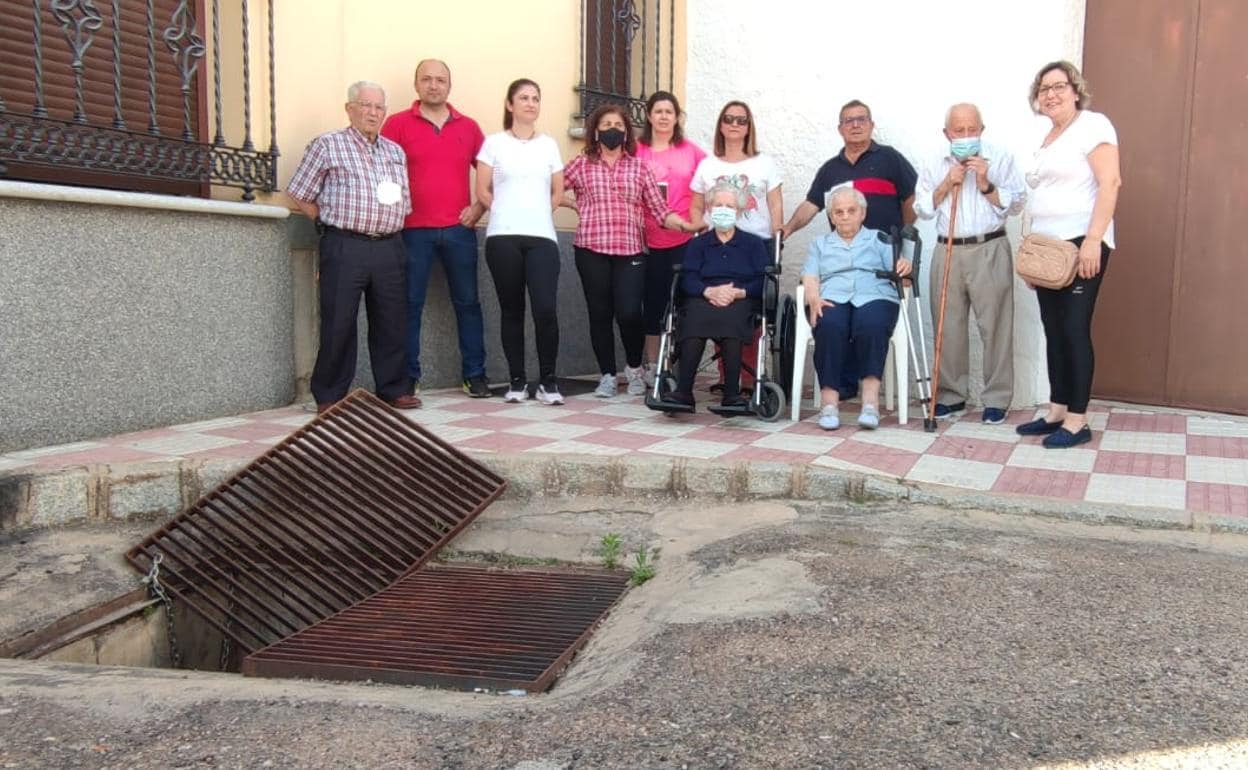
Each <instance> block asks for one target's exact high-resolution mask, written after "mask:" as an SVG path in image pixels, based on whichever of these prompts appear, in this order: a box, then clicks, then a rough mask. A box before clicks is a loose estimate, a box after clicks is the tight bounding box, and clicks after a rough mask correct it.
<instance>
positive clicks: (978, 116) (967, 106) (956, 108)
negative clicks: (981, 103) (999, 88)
mask: <svg viewBox="0 0 1248 770" xmlns="http://www.w3.org/2000/svg"><path fill="white" fill-rule="evenodd" d="M962 110H969V111H970V112H973V113H975V122H976V123H978V124H979V127H980V128H981V129H982V128H983V127H984V115H983V113H981V112H980V111H979V107H977V106H975V105H974V104H972V103H970V102H958V103H957V104H955V105H953V106H952V107H950V108H949V109H948V110H946V111H945V126H948V125H949V121H951V120H953V113H955V112H960V111H962Z"/></svg>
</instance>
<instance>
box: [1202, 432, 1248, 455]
mask: <svg viewBox="0 0 1248 770" xmlns="http://www.w3.org/2000/svg"><path fill="white" fill-rule="evenodd" d="M1187 453H1188V454H1189V455H1194V456H1197V457H1233V458H1237V459H1240V460H1248V438H1239V437H1236V436H1197V435H1193V434H1190V433H1189V434H1188V436H1187Z"/></svg>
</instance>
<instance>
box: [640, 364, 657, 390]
mask: <svg viewBox="0 0 1248 770" xmlns="http://www.w3.org/2000/svg"><path fill="white" fill-rule="evenodd" d="M658 373H659V369H658V367H657V366H655V365H654V364H653V363H649V364H646V365H644V366H642V367H641V379H642V380H644V381H645V383H646V390H650V389H651V388H653V387H654V378H655V376H656V375H657V374H658Z"/></svg>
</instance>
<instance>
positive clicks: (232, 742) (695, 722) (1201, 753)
mask: <svg viewBox="0 0 1248 770" xmlns="http://www.w3.org/2000/svg"><path fill="white" fill-rule="evenodd" d="M635 508H636V506H634V509H635ZM692 510H693V509H690V511H692ZM686 513H689V515H690V516H692V515H693V514H692V513H690V512H689V511H686ZM697 515H698V516H700V517H703V518H704V519H705V520H706V522H707V525H706V526H695V525H693V524H691V519H690V518H684V519H681V518H680V517H678V516H675V515H673V514H672V513H671V512H669V513H668V514H664V515H663V516H657V517H655V520H654V532H655V538H656V542H661V543H662V545H663V549H664V550H663V556H662V558H661V560H660V562H659V575H658V577H656V579H655V580H654V581H652V582H651V583H648V584H646V585H645V586H643V587H641V588H640V589H636V590H634V591H632V592H631V593H630V594H628V595H627V596H626V597H625V599H624V601H623V603H622V604H621V605H620V606H619V607H618V608H617V609H616V611H615V612H614V613H613V614H612V616H611V617H610V618H609V619H608V621H607V622H606V624H605V625H604V627H603V628H602V629H601V630H600V631H599V633H598V635H597V637H596V638H595V639H594V641H593V642H592V643H591V644H590V646H589V647H587V648H586V650H585V651H584V652H583V653H582V654H581V656H580V657H579V658H578V660H577V661H576V662H575V663H574V664H573V666H572V667H571V668H570V669H569V671H568V672H567V673H566V675H565V677H564V678H563V679H562V680H561V681H560V683H559V684H558V685H556V687H555V689H554V690H553V691H552V692H551V693H549V694H547V695H541V696H526V697H508V696H498V695H472V694H463V693H448V692H437V691H430V690H422V689H418V688H398V687H390V686H376V685H372V686H370V685H360V684H354V685H337V686H336V685H328V684H324V683H311V682H282V681H262V680H250V679H240V678H237V677H233V676H229V675H221V674H206V673H196V672H175V671H156V670H137V669H91V668H84V667H76V666H69V665H55V664H41V663H27V662H20V661H0V725H2V728H0V767H56V768H79V767H81V768H103V767H114V768H126V769H127V770H139V769H140V768H166V767H189V768H202V767H222V768H225V767H229V768H234V767H238V768H255V767H274V768H308V767H361V768H407V767H412V768H425V767H432V768H521V769H522V770H542V769H548V768H651V767H655V768H667V767H672V768H678V767H690V768H758V767H768V768H808V767H828V768H868V767H870V768H876V767H879V768H903V767H904V768H911V767H914V768H1039V767H1072V768H1073V767H1104V768H1111V767H1112V768H1120V767H1121V768H1126V767H1132V768H1137V767H1192V768H1213V767H1227V768H1244V767H1248V686H1246V685H1248V647H1246V646H1245V644H1244V636H1245V634H1244V632H1245V620H1246V616H1248V613H1246V611H1245V604H1244V598H1243V597H1244V591H1243V586H1244V585H1245V583H1246V581H1248V560H1246V559H1245V556H1246V555H1248V541H1246V540H1245V539H1243V538H1242V537H1236V536H1231V535H1222V536H1211V535H1207V534H1206V535H1201V534H1195V533H1181V532H1152V531H1139V532H1137V531H1130V530H1126V529H1122V528H1116V527H1087V526H1082V525H1075V524H1068V523H1061V522H1050V521H1043V520H1036V519H1025V518H1015V517H1009V516H998V515H992V514H981V513H975V512H969V513H968V512H949V511H944V510H931V509H923V508H915V507H862V506H860V507H851V508H845V509H840V508H831V507H827V508H820V507H802V508H791V507H788V506H782V505H776V504H768V505H753V506H739V507H725V508H722V509H715V510H708V509H707V508H706V507H705V506H703V507H702V508H701V509H699V511H698V514H697ZM700 520H701V519H700Z"/></svg>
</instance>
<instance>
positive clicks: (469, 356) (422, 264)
mask: <svg viewBox="0 0 1248 770" xmlns="http://www.w3.org/2000/svg"><path fill="white" fill-rule="evenodd" d="M403 245H404V246H406V247H407V373H408V376H410V377H411V378H412V380H413V381H414V382H419V381H420V320H421V316H422V315H424V312H425V294H426V293H427V292H428V290H429V272H430V271H431V270H432V269H433V261H434V260H435V259H437V260H440V261H441V262H442V269H443V271H444V272H445V273H446V283H447V286H448V288H449V289H450V292H451V305H452V306H453V307H454V308H455V326H456V327H457V329H458V331H459V355H460V358H461V359H462V360H463V372H462V375H463V378H464V379H469V378H471V377H484V376H485V320H484V319H483V318H482V315H481V300H480V299H479V298H478V296H477V231H476V230H473V229H471V228H468V227H464V226H463V225H452V226H451V227H411V228H408V229H406V230H404V231H403Z"/></svg>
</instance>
